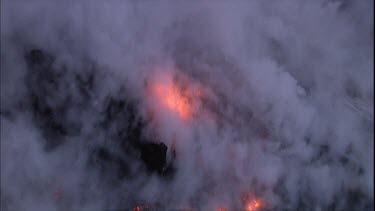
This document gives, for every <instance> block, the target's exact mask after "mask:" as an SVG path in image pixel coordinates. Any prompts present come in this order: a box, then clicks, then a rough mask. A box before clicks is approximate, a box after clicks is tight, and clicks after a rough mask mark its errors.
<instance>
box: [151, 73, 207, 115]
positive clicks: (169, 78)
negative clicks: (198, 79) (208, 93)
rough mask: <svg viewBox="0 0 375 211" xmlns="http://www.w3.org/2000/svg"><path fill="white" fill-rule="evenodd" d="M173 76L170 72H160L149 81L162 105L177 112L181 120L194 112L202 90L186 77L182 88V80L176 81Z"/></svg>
mask: <svg viewBox="0 0 375 211" xmlns="http://www.w3.org/2000/svg"><path fill="white" fill-rule="evenodd" d="M173 76H174V75H173V73H172V72H164V73H160V75H159V76H158V77H157V78H155V79H154V80H152V81H151V90H152V93H153V95H154V97H156V99H157V101H158V102H161V104H162V105H163V107H166V108H167V109H168V110H171V111H173V112H175V113H177V114H178V116H179V117H180V118H181V119H182V120H186V119H188V118H190V117H191V116H192V114H193V113H194V110H195V109H196V105H197V103H198V101H199V98H200V97H201V94H202V90H201V89H200V88H198V86H196V84H194V83H193V82H192V81H190V80H187V79H186V78H185V79H186V80H185V81H183V83H184V87H183V88H182V86H181V83H182V82H177V81H176V80H174V78H173Z"/></svg>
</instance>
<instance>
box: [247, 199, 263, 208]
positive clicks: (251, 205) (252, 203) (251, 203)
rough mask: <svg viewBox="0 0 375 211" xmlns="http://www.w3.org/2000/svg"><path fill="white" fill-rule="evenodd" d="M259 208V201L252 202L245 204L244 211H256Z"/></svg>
mask: <svg viewBox="0 0 375 211" xmlns="http://www.w3.org/2000/svg"><path fill="white" fill-rule="evenodd" d="M259 208H260V202H259V200H256V199H254V200H252V201H250V202H248V203H247V204H246V207H245V210H246V211H256V210H259Z"/></svg>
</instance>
